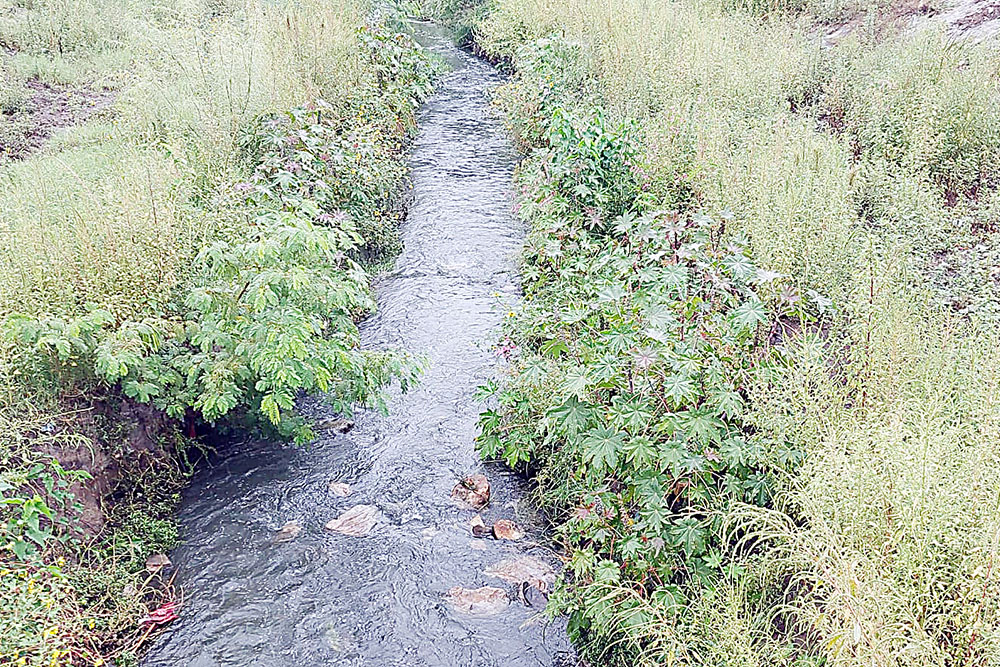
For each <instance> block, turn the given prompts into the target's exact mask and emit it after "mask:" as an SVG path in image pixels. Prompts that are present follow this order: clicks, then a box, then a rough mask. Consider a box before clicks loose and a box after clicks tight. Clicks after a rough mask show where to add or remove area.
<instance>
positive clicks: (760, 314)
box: [730, 297, 767, 331]
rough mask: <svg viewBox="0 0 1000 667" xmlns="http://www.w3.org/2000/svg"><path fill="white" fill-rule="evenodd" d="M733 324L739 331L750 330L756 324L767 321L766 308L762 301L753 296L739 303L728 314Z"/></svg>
mask: <svg viewBox="0 0 1000 667" xmlns="http://www.w3.org/2000/svg"><path fill="white" fill-rule="evenodd" d="M730 317H731V318H732V322H733V324H735V325H736V326H737V328H739V329H740V330H741V331H747V330H752V329H755V328H756V327H757V325H758V324H763V323H764V322H767V308H766V307H765V306H764V303H763V302H762V301H761V300H760V299H757V298H756V297H755V298H751V299H749V300H747V301H744V302H743V303H741V304H740V305H739V306H738V307H737V308H736V309H735V310H733V312H732V314H731V315H730Z"/></svg>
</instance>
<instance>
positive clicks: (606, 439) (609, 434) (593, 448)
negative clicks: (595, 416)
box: [583, 428, 625, 475]
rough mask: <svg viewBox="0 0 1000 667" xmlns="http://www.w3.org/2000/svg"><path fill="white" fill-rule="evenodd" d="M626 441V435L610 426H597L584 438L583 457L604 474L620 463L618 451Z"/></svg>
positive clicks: (599, 472) (596, 470) (598, 471)
mask: <svg viewBox="0 0 1000 667" xmlns="http://www.w3.org/2000/svg"><path fill="white" fill-rule="evenodd" d="M624 443H625V436H624V434H622V433H619V432H618V431H615V430H613V429H610V428H597V429H593V430H591V431H589V432H588V433H587V434H586V435H585V436H584V438H583V459H584V461H586V462H588V463H590V464H591V465H592V466H593V467H594V470H595V472H597V473H598V474H602V475H603V474H604V472H605V471H606V470H611V469H614V467H615V466H616V465H618V452H619V451H620V450H621V449H622V446H623V445H624Z"/></svg>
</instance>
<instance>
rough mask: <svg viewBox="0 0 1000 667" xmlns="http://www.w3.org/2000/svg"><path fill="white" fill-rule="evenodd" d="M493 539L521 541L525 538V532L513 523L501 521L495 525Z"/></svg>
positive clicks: (505, 520)
mask: <svg viewBox="0 0 1000 667" xmlns="http://www.w3.org/2000/svg"><path fill="white" fill-rule="evenodd" d="M493 537H495V538H497V539H498V540H519V539H521V538H522V537H524V531H523V530H521V527H520V526H518V525H517V524H516V523H514V522H513V521H510V520H508V519H500V520H498V521H497V522H496V523H494V524H493Z"/></svg>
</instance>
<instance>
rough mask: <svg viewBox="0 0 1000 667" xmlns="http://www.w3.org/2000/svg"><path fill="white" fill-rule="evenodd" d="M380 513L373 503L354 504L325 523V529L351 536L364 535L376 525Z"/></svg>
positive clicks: (380, 515) (379, 518)
mask: <svg viewBox="0 0 1000 667" xmlns="http://www.w3.org/2000/svg"><path fill="white" fill-rule="evenodd" d="M381 518H382V514H381V512H379V510H378V508H377V507H375V506H374V505H355V506H354V507H352V508H351V509H349V510H347V511H346V512H344V513H343V514H341V515H340V516H339V517H337V518H336V519H332V520H330V521H329V522H328V523H327V524H326V529H327V530H332V531H333V532H335V533H340V534H342V535H349V536H351V537H365V536H367V535H369V534H370V533H371V532H372V529H373V528H375V526H376V525H378V522H379V521H380V520H381Z"/></svg>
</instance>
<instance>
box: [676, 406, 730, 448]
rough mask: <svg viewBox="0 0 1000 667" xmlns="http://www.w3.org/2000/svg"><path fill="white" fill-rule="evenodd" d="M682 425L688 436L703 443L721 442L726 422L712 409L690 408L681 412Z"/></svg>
mask: <svg viewBox="0 0 1000 667" xmlns="http://www.w3.org/2000/svg"><path fill="white" fill-rule="evenodd" d="M680 416H681V417H682V421H681V426H682V427H683V429H684V431H685V432H686V434H687V436H688V438H690V439H692V440H696V441H698V442H700V443H701V444H703V445H707V444H709V443H711V442H719V441H720V440H721V439H722V432H723V429H725V427H726V424H725V422H723V421H722V420H721V419H719V418H718V416H716V415H715V413H713V412H712V411H711V410H688V411H687V412H685V413H681V415H680Z"/></svg>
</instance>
